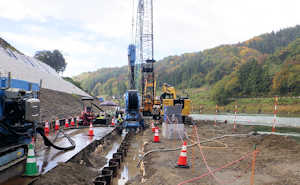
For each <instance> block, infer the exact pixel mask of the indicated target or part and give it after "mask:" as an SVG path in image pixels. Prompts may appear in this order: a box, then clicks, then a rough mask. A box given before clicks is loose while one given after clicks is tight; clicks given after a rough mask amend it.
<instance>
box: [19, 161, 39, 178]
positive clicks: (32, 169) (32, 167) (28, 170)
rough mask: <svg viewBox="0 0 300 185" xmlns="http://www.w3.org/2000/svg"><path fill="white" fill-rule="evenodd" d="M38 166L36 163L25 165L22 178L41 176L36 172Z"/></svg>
mask: <svg viewBox="0 0 300 185" xmlns="http://www.w3.org/2000/svg"><path fill="white" fill-rule="evenodd" d="M38 169H39V168H38V165H36V163H32V164H31V163H29V164H26V167H25V172H24V174H23V175H22V176H24V177H37V176H40V175H41V174H40V173H39V172H38Z"/></svg>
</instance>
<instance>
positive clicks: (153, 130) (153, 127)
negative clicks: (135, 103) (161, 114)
mask: <svg viewBox="0 0 300 185" xmlns="http://www.w3.org/2000/svg"><path fill="white" fill-rule="evenodd" d="M151 127H152V132H153V133H154V132H155V126H154V122H152V123H151Z"/></svg>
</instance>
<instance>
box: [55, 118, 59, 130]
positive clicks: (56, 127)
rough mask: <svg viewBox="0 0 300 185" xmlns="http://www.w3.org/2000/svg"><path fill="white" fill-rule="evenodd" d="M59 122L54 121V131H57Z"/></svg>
mask: <svg viewBox="0 0 300 185" xmlns="http://www.w3.org/2000/svg"><path fill="white" fill-rule="evenodd" d="M59 125H60V124H59V120H58V119H57V118H56V121H55V127H54V129H55V130H59Z"/></svg>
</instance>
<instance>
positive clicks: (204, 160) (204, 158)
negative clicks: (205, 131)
mask: <svg viewBox="0 0 300 185" xmlns="http://www.w3.org/2000/svg"><path fill="white" fill-rule="evenodd" d="M193 129H195V132H196V136H197V141H198V143H197V145H198V147H199V151H200V153H201V156H202V160H203V162H204V164H205V166H206V169H207V170H208V171H209V173H210V174H211V176H212V177H213V178H214V179H215V180H216V181H217V182H218V183H220V184H222V182H221V181H220V180H219V179H218V178H217V177H216V176H215V174H214V173H212V170H211V168H210V167H209V166H208V163H207V161H206V157H205V155H204V153H203V151H202V148H201V145H200V139H199V135H198V129H197V127H196V125H194V126H193Z"/></svg>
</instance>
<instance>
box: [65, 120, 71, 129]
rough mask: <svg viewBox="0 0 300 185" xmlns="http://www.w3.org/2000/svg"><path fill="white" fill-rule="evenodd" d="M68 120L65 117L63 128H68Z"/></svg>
mask: <svg viewBox="0 0 300 185" xmlns="http://www.w3.org/2000/svg"><path fill="white" fill-rule="evenodd" d="M69 127H70V126H69V120H68V119H65V128H69Z"/></svg>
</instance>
